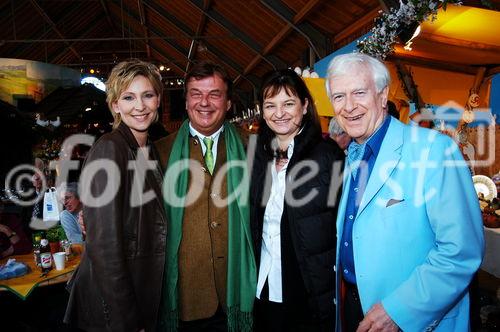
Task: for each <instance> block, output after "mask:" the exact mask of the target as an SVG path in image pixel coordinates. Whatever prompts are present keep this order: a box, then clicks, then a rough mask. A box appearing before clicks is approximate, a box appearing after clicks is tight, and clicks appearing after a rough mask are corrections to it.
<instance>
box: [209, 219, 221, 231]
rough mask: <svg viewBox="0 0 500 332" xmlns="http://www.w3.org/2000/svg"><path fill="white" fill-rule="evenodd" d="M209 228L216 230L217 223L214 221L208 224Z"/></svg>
mask: <svg viewBox="0 0 500 332" xmlns="http://www.w3.org/2000/svg"><path fill="white" fill-rule="evenodd" d="M210 227H212V228H213V229H216V228H217V227H219V223H218V222H215V221H212V222H211V223H210Z"/></svg>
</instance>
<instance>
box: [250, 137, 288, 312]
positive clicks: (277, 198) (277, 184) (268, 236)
mask: <svg viewBox="0 0 500 332" xmlns="http://www.w3.org/2000/svg"><path fill="white" fill-rule="evenodd" d="M293 147H294V141H293V140H292V142H290V144H289V145H288V151H287V154H288V160H290V159H291V158H292V154H293ZM275 165H276V159H274V160H273V166H272V167H271V175H272V184H271V194H270V196H269V201H268V202H267V205H266V210H265V212H264V225H263V228H262V246H261V250H260V266H259V277H258V280H257V294H256V296H257V298H259V299H260V294H261V292H262V288H263V287H264V284H265V282H266V279H267V282H268V285H269V301H272V302H278V303H282V302H283V294H282V282H281V236H280V235H281V231H280V227H281V215H282V214H283V204H284V200H285V189H286V170H287V168H288V162H287V163H286V164H285V165H284V166H283V168H282V169H281V170H280V171H279V172H277V171H276V166H275Z"/></svg>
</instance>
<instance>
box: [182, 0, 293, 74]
mask: <svg viewBox="0 0 500 332" xmlns="http://www.w3.org/2000/svg"><path fill="white" fill-rule="evenodd" d="M190 2H191V4H192V5H193V6H195V7H196V8H197V9H198V10H200V11H201V12H202V14H204V15H206V16H207V17H209V18H210V19H211V20H212V21H214V22H215V23H217V24H218V25H219V26H221V27H222V28H223V29H225V30H227V31H229V32H230V33H232V34H233V35H235V36H236V37H237V38H238V40H239V41H240V42H242V43H243V44H245V45H246V46H247V47H248V48H250V49H251V50H252V51H254V52H255V53H257V55H258V56H259V57H260V58H261V59H262V60H264V61H266V62H267V63H269V64H270V65H271V66H272V67H273V68H276V67H285V66H286V64H285V62H284V61H283V60H281V59H279V58H278V57H276V56H267V57H266V56H265V54H262V47H261V46H260V45H258V44H257V42H256V41H255V40H253V38H251V37H250V36H248V35H247V34H245V33H244V32H243V31H241V30H240V29H239V28H238V27H237V26H235V25H234V24H232V23H231V22H229V21H228V20H227V19H226V18H225V17H224V16H222V15H221V14H220V13H218V12H217V11H216V10H214V9H209V10H203V4H202V2H203V0H190Z"/></svg>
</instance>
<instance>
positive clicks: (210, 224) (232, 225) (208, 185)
mask: <svg viewBox="0 0 500 332" xmlns="http://www.w3.org/2000/svg"><path fill="white" fill-rule="evenodd" d="M231 83H232V82H231V80H230V79H229V76H228V75H227V73H226V72H225V70H224V69H223V68H222V67H221V66H219V65H217V64H214V63H211V62H200V63H198V64H195V65H194V66H193V67H192V68H191V70H190V71H189V73H188V74H187V75H186V79H185V96H186V109H187V113H188V117H189V120H186V121H185V122H184V123H183V124H182V126H181V127H180V129H179V130H178V131H177V132H175V133H173V134H171V135H169V136H167V137H166V138H164V139H161V140H159V141H158V142H157V143H156V147H157V149H158V151H159V153H160V156H161V162H162V166H163V167H164V169H165V171H166V173H165V180H164V185H163V191H164V198H165V209H166V211H167V215H168V227H167V244H166V246H167V255H166V260H167V261H166V264H165V267H166V268H165V273H164V278H163V279H164V286H163V290H162V292H163V301H162V309H161V313H160V317H159V322H160V324H159V325H160V327H161V329H162V330H164V331H177V330H178V331H201V330H203V331H251V330H252V308H253V300H254V297H255V287H256V268H255V258H254V253H253V248H252V241H251V237H250V236H251V235H250V229H249V209H248V172H247V168H246V161H245V160H246V156H245V150H244V146H243V144H242V141H241V138H240V136H239V135H238V132H237V131H236V129H235V128H234V126H233V125H231V124H230V123H228V122H226V121H225V117H226V112H227V111H228V110H229V109H230V107H231V102H230V100H229V96H230V95H231Z"/></svg>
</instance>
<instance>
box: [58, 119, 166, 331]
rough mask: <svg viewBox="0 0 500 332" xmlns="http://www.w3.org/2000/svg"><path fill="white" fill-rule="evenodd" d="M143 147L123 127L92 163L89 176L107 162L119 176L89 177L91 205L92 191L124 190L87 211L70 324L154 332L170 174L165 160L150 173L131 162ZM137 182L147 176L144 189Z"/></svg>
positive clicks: (96, 149) (94, 152)
mask: <svg viewBox="0 0 500 332" xmlns="http://www.w3.org/2000/svg"><path fill="white" fill-rule="evenodd" d="M149 147H150V159H153V160H158V158H157V155H158V154H157V152H156V150H155V149H154V147H153V146H152V145H149ZM137 149H138V145H137V141H136V140H135V138H134V137H133V135H132V132H131V131H130V129H129V128H128V127H127V126H126V125H125V124H123V123H122V124H120V126H119V127H118V128H117V129H116V130H114V131H113V132H111V133H109V134H106V135H103V136H102V137H101V138H100V139H99V140H98V141H97V142H96V143H95V144H94V146H93V148H92V149H91V151H90V152H89V155H88V157H87V159H86V161H85V165H84V171H83V173H82V175H83V174H84V173H85V169H86V167H87V168H90V167H89V166H91V163H93V162H94V161H95V160H97V159H101V158H103V159H107V160H108V162H109V161H110V160H111V161H114V163H115V165H116V166H117V167H118V169H116V170H115V171H113V170H112V168H110V166H103V168H105V169H107V171H108V173H109V175H108V176H109V177H110V178H108V176H107V175H106V172H104V171H103V170H102V169H101V170H100V171H98V172H96V173H94V174H95V175H94V176H93V177H92V178H91V179H90V180H87V181H85V180H84V181H81V183H82V185H81V188H80V190H81V194H82V195H81V197H82V200H83V201H84V203H85V197H84V196H85V187H87V189H89V190H90V193H91V194H92V196H93V197H99V196H100V195H102V194H103V192H105V188H106V187H107V186H109V187H110V188H113V189H114V190H117V193H116V195H114V198H113V199H112V200H111V201H110V202H109V203H107V204H105V205H104V206H102V207H91V206H89V205H91V204H86V205H84V208H83V213H84V218H85V225H86V231H87V238H86V243H85V253H84V255H83V257H82V261H81V263H80V266H79V268H78V270H77V272H75V274H74V275H73V278H72V280H71V281H70V284H69V287H70V288H71V294H70V299H69V302H68V308H67V311H66V316H65V322H68V323H70V324H72V325H76V326H78V327H80V328H83V329H85V330H90V331H120V332H121V331H138V330H139V329H141V328H145V329H146V331H153V330H154V329H155V324H156V320H157V314H158V307H159V303H160V295H161V287H162V280H163V270H164V264H165V239H166V217H165V213H164V209H163V199H162V196H161V181H162V178H163V175H162V173H161V168H160V166H159V164H158V163H157V167H156V168H154V169H152V170H147V171H146V167H145V166H144V164H142V165H141V164H134V163H131V161H135V160H136V157H137V155H138V154H139V155H141V154H140V152H138V150H137ZM116 171H119V172H118V174H116ZM141 171H142V172H141ZM144 173H145V175H144ZM134 177H139V178H134ZM144 178H145V179H144ZM138 179H142V183H143V188H141V187H140V185H139V184H140V182H141V181H137V180H138ZM108 190H109V188H108ZM153 194H154V195H153ZM149 195H153V196H154V197H153V198H152V199H151V197H149ZM98 201H99V202H103V201H105V199H104V197H103V198H102V199H99V200H98Z"/></svg>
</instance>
